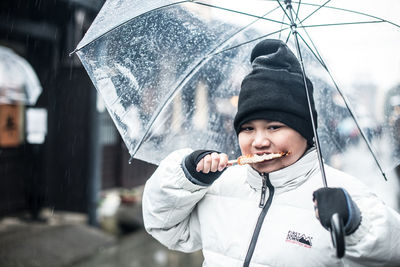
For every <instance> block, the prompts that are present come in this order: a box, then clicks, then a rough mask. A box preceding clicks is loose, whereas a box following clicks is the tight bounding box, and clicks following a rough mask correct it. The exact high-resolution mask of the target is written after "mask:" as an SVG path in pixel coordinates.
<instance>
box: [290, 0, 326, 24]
mask: <svg viewBox="0 0 400 267" xmlns="http://www.w3.org/2000/svg"><path fill="white" fill-rule="evenodd" d="M330 1H331V0H328V1H326V2H325V3H323V4H322V5H320V6H318V8H317V9H315V10H314V11H313V12H311V13H310V14H309V15H308V16H307V17H305V18H304V19H303V20H301V21H300V22H299V23H300V24H302V23H303V22H304V21H305V20H307V19H308V18H309V17H311V16H312V15H314V14H315V13H316V12H318V10H320V9H321V8H323V7H324V6H326V4H328V3H329V2H330ZM299 5H300V4H299ZM296 19H298V17H297V14H296Z"/></svg>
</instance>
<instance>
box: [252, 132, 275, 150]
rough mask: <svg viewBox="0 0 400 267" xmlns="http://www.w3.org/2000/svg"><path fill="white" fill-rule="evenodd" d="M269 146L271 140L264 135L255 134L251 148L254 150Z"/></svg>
mask: <svg viewBox="0 0 400 267" xmlns="http://www.w3.org/2000/svg"><path fill="white" fill-rule="evenodd" d="M270 145H271V140H270V139H269V138H268V135H267V134H265V133H257V134H256V136H255V137H254V140H253V146H254V147H256V148H263V147H268V146H270Z"/></svg>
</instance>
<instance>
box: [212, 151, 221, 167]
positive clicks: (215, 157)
mask: <svg viewBox="0 0 400 267" xmlns="http://www.w3.org/2000/svg"><path fill="white" fill-rule="evenodd" d="M219 161H220V156H219V154H218V153H215V152H214V153H211V166H210V171H212V172H216V171H217V170H218V167H219Z"/></svg>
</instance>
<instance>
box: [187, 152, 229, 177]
mask: <svg viewBox="0 0 400 267" xmlns="http://www.w3.org/2000/svg"><path fill="white" fill-rule="evenodd" d="M227 165H228V156H227V155H226V154H224V153H219V152H217V151H214V150H196V151H193V152H192V153H191V154H189V155H187V156H186V158H185V159H184V160H183V163H182V168H183V170H184V172H185V175H186V177H187V178H188V179H189V180H190V181H191V182H192V183H195V184H199V185H211V184H212V183H213V182H214V181H215V180H216V179H218V177H219V176H220V175H221V174H222V172H223V171H224V170H225V168H226V166H227Z"/></svg>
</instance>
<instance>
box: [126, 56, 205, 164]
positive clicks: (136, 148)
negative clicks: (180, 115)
mask: <svg viewBox="0 0 400 267" xmlns="http://www.w3.org/2000/svg"><path fill="white" fill-rule="evenodd" d="M209 59H210V57H208V56H204V57H202V58H201V59H200V60H199V62H198V63H197V64H196V65H195V66H194V67H193V68H192V69H191V70H190V71H188V73H187V74H186V75H185V76H184V77H183V79H182V80H181V82H180V83H179V84H178V85H177V86H176V87H175V89H174V90H172V91H171V92H170V93H169V94H168V95H166V96H165V97H164V99H165V100H164V102H163V104H162V105H160V106H159V107H158V108H157V110H156V111H155V112H154V115H153V116H152V117H151V119H150V120H149V123H148V127H147V129H146V131H145V132H144V134H143V135H142V138H141V139H140V141H139V142H137V144H136V146H135V147H134V149H133V151H132V153H131V154H132V156H131V157H130V159H129V162H131V161H132V160H133V155H134V154H135V153H136V152H137V150H138V149H139V147H140V146H141V145H142V144H143V142H144V141H145V139H146V137H147V135H148V133H149V132H150V129H151V128H152V126H153V124H154V122H155V121H156V119H157V118H158V115H160V114H161V112H162V110H163V109H164V107H165V106H167V105H168V104H169V103H170V102H171V101H172V99H173V96H174V95H175V93H176V92H179V90H180V89H181V88H182V87H183V86H184V85H185V83H186V81H187V80H189V78H190V77H191V76H193V75H194V73H195V71H196V70H197V69H199V68H200V67H201V66H203V65H204V64H205V63H206V62H207V61H208V60H209Z"/></svg>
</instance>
